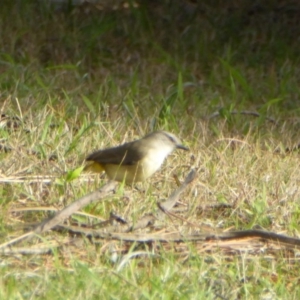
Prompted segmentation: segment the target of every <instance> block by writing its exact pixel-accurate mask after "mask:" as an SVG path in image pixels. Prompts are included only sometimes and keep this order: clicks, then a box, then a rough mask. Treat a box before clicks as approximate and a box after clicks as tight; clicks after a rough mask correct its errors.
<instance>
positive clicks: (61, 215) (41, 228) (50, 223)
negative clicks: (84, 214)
mask: <svg viewBox="0 0 300 300" xmlns="http://www.w3.org/2000/svg"><path fill="white" fill-rule="evenodd" d="M117 184H118V183H117V182H116V181H112V180H111V181H109V182H108V183H107V184H105V185H104V186H103V187H102V188H100V189H99V190H97V191H94V192H92V193H90V194H88V195H85V196H83V197H81V198H79V199H78V200H77V201H75V202H73V203H71V204H70V205H69V206H67V207H65V208H64V209H63V210H61V211H59V212H58V213H57V214H56V215H55V216H54V217H52V218H50V219H47V220H45V221H43V222H42V223H41V224H39V225H38V226H37V227H36V228H35V229H34V230H32V231H30V232H28V233H26V234H24V235H22V236H20V237H17V238H15V239H13V240H11V241H8V242H7V243H4V244H1V245H0V249H3V248H5V247H7V246H10V245H12V244H15V243H17V242H20V241H22V240H24V239H30V238H32V237H33V236H36V235H37V234H41V233H43V232H46V231H48V230H50V229H52V228H53V227H55V226H56V225H58V224H59V223H62V222H63V221H64V220H65V219H66V218H68V217H69V216H70V215H71V214H72V213H74V212H76V211H77V210H79V209H81V208H82V207H84V206H86V205H88V204H90V203H93V202H94V201H97V200H100V199H103V198H104V197H106V196H107V195H108V194H109V193H110V192H112V191H113V190H114V189H115V188H116V186H117Z"/></svg>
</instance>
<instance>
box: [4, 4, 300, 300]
mask: <svg viewBox="0 0 300 300" xmlns="http://www.w3.org/2000/svg"><path fill="white" fill-rule="evenodd" d="M209 3H210V4H209ZM209 3H199V4H198V9H196V7H194V4H188V3H186V4H183V3H180V4H175V3H173V2H166V3H164V4H158V3H157V4H155V5H151V7H146V5H147V4H144V5H145V7H144V6H141V7H140V8H139V9H127V10H125V9H119V10H111V9H109V8H106V9H105V10H103V11H102V10H98V9H97V8H95V7H93V6H90V7H86V8H85V10H83V9H79V8H75V9H71V10H68V9H66V10H58V11H55V10H52V9H49V8H48V7H43V5H42V4H36V3H35V2H34V1H32V2H30V1H26V3H25V1H19V2H17V4H15V3H12V2H11V1H6V3H4V5H3V7H2V9H1V12H0V14H1V18H0V31H1V32H2V35H1V37H0V44H1V47H0V49H1V52H0V85H1V94H0V110H1V114H2V117H1V127H0V143H1V148H0V150H1V151H0V159H1V163H0V181H1V183H0V206H1V211H2V214H1V217H0V228H1V243H4V242H5V241H8V240H10V239H12V238H14V237H17V236H19V235H21V234H23V226H24V225H26V224H32V223H35V222H40V221H41V220H43V219H44V218H47V217H49V214H51V212H50V213H49V211H46V210H45V208H56V209H62V208H63V207H64V206H66V205H68V204H69V203H71V202H72V201H74V200H75V199H78V198H79V197H80V196H82V195H85V194H87V193H89V192H90V191H93V190H95V189H96V188H98V187H99V186H100V185H102V184H104V183H105V182H106V180H107V179H106V178H105V177H100V176H94V175H90V174H81V176H79V177H77V174H75V175H74V173H72V170H76V169H77V168H78V167H80V166H81V165H82V164H83V161H84V158H85V156H86V155H87V154H89V153H90V152H92V151H93V150H95V149H100V148H104V147H109V146H114V145H118V144H120V143H123V142H126V141H130V140H133V139H135V138H138V137H140V136H143V135H144V134H146V133H147V132H149V131H152V130H155V129H164V130H168V131H172V132H174V133H175V134H176V135H178V136H180V137H181V138H182V139H183V140H184V142H185V144H187V145H188V146H189V147H190V148H191V151H190V153H188V154H187V153H180V152H176V153H174V155H172V156H170V157H169V158H168V159H167V162H166V163H165V164H164V167H163V168H162V169H161V170H160V171H159V172H157V173H156V174H155V175H154V176H153V177H152V178H151V179H149V180H148V181H147V182H145V183H143V184H141V185H139V187H138V188H139V189H138V190H135V189H132V188H130V187H127V186H124V187H120V189H119V191H118V192H117V193H116V194H115V195H113V197H110V198H109V199H107V200H106V201H104V202H101V203H97V204H95V205H90V206H88V207H86V208H84V212H85V213H89V214H93V215H95V216H96V217H97V218H98V219H97V222H98V221H100V220H102V219H107V218H108V217H109V214H110V212H111V211H114V212H116V213H117V214H118V215H121V216H122V217H124V218H126V219H129V220H131V219H138V218H139V217H140V216H141V215H143V214H145V213H151V212H154V211H155V210H156V209H157V207H156V202H157V201H162V200H164V199H166V198H167V197H168V196H169V195H170V194H171V192H172V191H173V190H174V189H175V187H176V183H175V181H174V179H173V176H172V175H173V174H174V173H175V174H177V175H178V177H179V179H180V180H183V179H184V177H185V175H186V174H187V173H188V171H189V169H190V168H191V167H192V166H194V167H195V168H196V169H197V173H198V177H197V180H196V182H195V183H193V185H192V186H191V187H190V188H189V189H188V190H187V192H185V194H184V195H183V196H182V197H181V202H182V203H184V204H188V211H187V212H186V213H185V214H183V217H184V218H185V219H186V220H188V221H189V222H191V223H194V224H198V225H199V226H200V229H199V228H196V229H195V228H188V230H191V231H193V230H199V231H202V226H203V228H207V227H208V228H209V229H210V230H220V231H225V230H228V229H236V230H244V229H251V228H256V227H259V228H262V229H265V230H268V231H274V232H278V233H284V234H287V235H289V236H294V237H298V236H299V207H298V206H299V205H298V204H299V199H300V194H299V188H298V186H299V179H300V178H299V151H294V152H291V153H285V152H284V149H285V148H286V147H289V148H291V147H293V146H295V145H297V144H299V140H300V139H299V127H300V126H299V124H300V123H299V107H298V105H297V103H298V97H299V80H300V74H299V68H298V65H299V55H298V53H299V41H298V36H299V32H298V31H299V29H298V27H299V26H297V22H296V21H295V20H296V19H297V18H296V16H297V15H298V14H297V12H298V11H299V9H300V8H299V6H298V5H297V4H295V3H293V2H292V1H284V2H282V5H281V6H279V4H277V3H275V2H273V1H268V3H266V4H261V5H257V6H256V5H253V4H249V3H246V2H245V3H244V4H239V3H238V4H235V3H234V1H230V2H228V3H227V4H226V5H224V3H223V2H222V1H210V2H209ZM233 111H255V112H258V113H259V117H254V116H251V115H242V114H233V113H232V112H233ZM215 112H219V115H218V116H215V117H211V118H209V116H212V114H213V113H215ZM268 117H271V118H274V119H275V120H276V123H274V122H270V121H268V119H267V118H268ZM278 149H280V150H281V151H280V152H276V151H275V150H278ZM68 174H69V175H68ZM68 176H69V177H68ZM218 204H228V205H230V208H229V209H225V210H223V211H220V210H218V209H217V208H214V207H217V205H218ZM211 206H212V208H211ZM199 207H202V208H203V209H202V210H201V209H199ZM25 208H26V209H28V208H32V209H35V210H32V211H30V210H26V211H25V210H24V209H25ZM17 209H18V211H15V212H13V210H17ZM20 209H23V210H24V211H22V210H21V211H20ZM73 221H74V222H75V221H77V222H83V223H86V222H87V220H86V218H85V217H83V216H82V215H80V216H79V215H76V216H74V218H73ZM164 226H166V227H167V228H168V229H169V230H177V229H178V228H182V227H183V226H186V224H185V223H184V222H182V221H181V220H179V219H168V220H167V221H166V224H165V225H164ZM52 243H58V244H59V245H61V247H60V248H56V247H54V248H53V253H51V254H43V255H41V254H39V255H34V254H31V255H9V256H8V255H7V256H5V255H2V256H1V267H0V274H1V276H0V278H1V280H0V298H1V299H48V298H50V299H99V298H103V299H157V298H160V299H275V298H276V299H298V298H299V294H300V289H299V287H298V286H299V271H298V270H299V262H298V259H297V251H296V252H292V251H289V250H284V249H282V250H280V249H278V250H276V251H274V252H272V253H270V252H264V251H263V249H260V251H257V252H255V253H254V254H253V253H252V252H251V251H250V252H247V251H240V252H239V251H230V250H228V251H223V250H222V249H217V248H212V249H211V250H208V249H207V250H206V251H204V249H201V248H199V247H197V245H195V244H192V243H190V244H189V243H187V244H185V245H177V244H172V243H170V244H153V245H143V246H142V245H135V244H133V245H130V244H128V243H121V242H116V241H114V242H112V241H105V240H100V241H97V242H96V243H95V244H94V243H91V241H89V240H86V239H84V238H82V237H75V236H72V235H70V234H68V233H63V232H50V233H47V234H44V235H43V236H42V237H41V239H36V240H35V241H34V242H32V243H23V244H22V245H18V246H20V247H21V246H22V247H33V246H43V245H52ZM114 250H115V251H116V252H117V253H118V254H117V256H115V254H114ZM136 251H141V252H143V255H141V256H140V257H138V258H135V259H129V258H127V259H128V261H127V263H126V264H125V265H124V266H123V268H120V265H121V262H122V260H124V259H126V257H127V256H126V253H127V252H128V253H129V254H128V255H130V254H132V255H133V254H134V253H135V252H136ZM115 258H116V260H115ZM218 297H219V298H218Z"/></svg>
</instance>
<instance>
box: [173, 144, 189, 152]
mask: <svg viewBox="0 0 300 300" xmlns="http://www.w3.org/2000/svg"><path fill="white" fill-rule="evenodd" d="M176 148H178V149H182V150H185V151H188V150H190V149H189V148H188V147H186V146H183V145H177V146H176Z"/></svg>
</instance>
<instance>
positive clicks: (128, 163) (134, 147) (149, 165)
mask: <svg viewBox="0 0 300 300" xmlns="http://www.w3.org/2000/svg"><path fill="white" fill-rule="evenodd" d="M176 148H178V149H183V150H189V149H188V148H187V147H185V146H183V145H182V144H181V141H180V139H179V138H177V137H176V136H175V135H174V134H172V133H170V132H167V131H155V132H152V133H150V134H148V135H146V136H145V137H143V138H141V139H139V140H135V141H133V142H129V143H125V144H123V145H120V146H117V147H113V148H108V149H103V150H99V151H96V152H94V153H92V154H90V155H89V156H88V157H87V158H86V161H90V162H91V163H90V164H89V165H87V166H86V167H85V170H92V171H95V172H102V171H105V173H106V174H107V175H108V177H109V178H110V179H112V180H116V181H125V182H126V183H127V184H132V183H135V182H138V181H144V180H146V179H147V178H148V177H150V176H151V175H152V174H153V173H155V172H156V171H157V170H158V169H159V168H160V167H161V165H162V163H163V162H164V160H165V158H166V157H167V156H168V155H169V154H170V153H171V152H173V151H174V150H175V149H176Z"/></svg>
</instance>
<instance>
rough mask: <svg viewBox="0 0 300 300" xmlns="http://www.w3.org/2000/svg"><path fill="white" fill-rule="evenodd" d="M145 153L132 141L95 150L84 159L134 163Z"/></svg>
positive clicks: (112, 162) (118, 163)
mask: <svg viewBox="0 0 300 300" xmlns="http://www.w3.org/2000/svg"><path fill="white" fill-rule="evenodd" d="M146 153H147V152H146V151H143V149H141V147H137V144H136V142H135V141H134V142H130V143H126V144H124V145H121V146H118V147H114V148H108V149H104V150H99V151H96V152H94V153H92V154H90V155H89V156H88V157H87V158H86V160H87V161H95V162H98V163H99V164H102V165H106V164H113V165H134V164H136V163H137V162H138V161H140V160H141V159H142V158H143V157H144V156H145V155H146Z"/></svg>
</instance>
